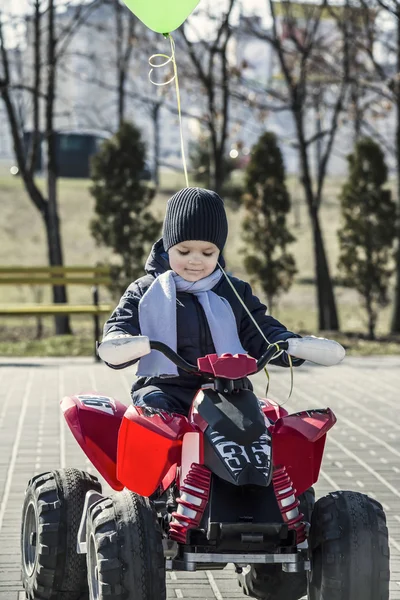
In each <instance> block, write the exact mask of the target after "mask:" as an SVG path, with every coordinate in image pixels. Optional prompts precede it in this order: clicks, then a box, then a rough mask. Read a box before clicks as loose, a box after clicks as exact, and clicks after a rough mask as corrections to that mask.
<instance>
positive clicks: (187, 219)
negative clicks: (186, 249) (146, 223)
mask: <svg viewBox="0 0 400 600" xmlns="http://www.w3.org/2000/svg"><path fill="white" fill-rule="evenodd" d="M227 236H228V221H227V218H226V214H225V208H224V202H223V200H222V198H221V197H220V196H218V194H217V193H216V192H212V191H211V190H205V189H202V188H190V187H189V188H184V189H183V190H180V191H179V192H177V193H176V194H174V195H173V196H172V198H170V199H169V200H168V203H167V212H166V214H165V219H164V226H163V243H164V249H165V250H166V251H167V250H169V249H170V248H171V247H172V246H175V244H179V243H180V242H185V241H187V240H201V241H204V242H211V243H212V244H215V245H216V246H217V248H219V250H220V252H222V249H223V247H224V246H225V242H226V238H227Z"/></svg>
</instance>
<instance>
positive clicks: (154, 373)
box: [137, 269, 246, 377]
mask: <svg viewBox="0 0 400 600" xmlns="http://www.w3.org/2000/svg"><path fill="white" fill-rule="evenodd" d="M221 277H222V272H221V270H220V269H217V270H216V271H214V273H211V275H209V276H208V277H205V278H204V279H200V280H199V281H195V282H192V281H186V279H183V277H180V276H179V275H177V274H176V273H175V272H174V271H166V272H165V273H163V274H162V275H159V276H158V277H157V278H156V279H155V281H154V282H153V283H152V284H151V286H150V287H149V289H148V290H147V292H146V293H145V294H144V295H143V297H142V298H141V300H140V302H139V324H140V331H141V334H142V335H147V337H148V338H149V339H150V340H157V341H158V342H163V343H164V344H167V346H169V347H170V348H172V350H174V351H175V352H176V349H177V331H176V291H177V290H178V291H180V292H188V293H190V294H194V295H195V296H197V298H198V299H199V302H200V304H201V306H202V308H203V310H204V312H205V315H206V318H207V321H208V325H209V327H210V332H211V336H212V339H213V342H214V346H215V350H216V353H217V354H218V355H219V356H220V355H221V354H224V353H226V352H229V353H231V354H245V353H246V351H245V350H244V349H243V347H242V345H241V343H240V340H239V335H238V331H237V325H236V319H235V315H234V314H233V310H232V308H231V305H230V304H229V302H228V300H226V298H222V297H221V296H218V294H215V293H214V292H212V291H211V290H212V288H213V287H215V285H216V284H217V283H218V281H219V280H220V279H221ZM177 375H178V369H177V367H176V366H175V365H174V363H173V362H171V361H170V360H169V359H168V358H166V357H165V356H164V355H163V354H162V353H161V352H158V351H157V350H152V352H151V353H150V354H147V355H146V356H143V357H142V358H141V359H140V362H139V367H138V370H137V376H138V377H174V376H177Z"/></svg>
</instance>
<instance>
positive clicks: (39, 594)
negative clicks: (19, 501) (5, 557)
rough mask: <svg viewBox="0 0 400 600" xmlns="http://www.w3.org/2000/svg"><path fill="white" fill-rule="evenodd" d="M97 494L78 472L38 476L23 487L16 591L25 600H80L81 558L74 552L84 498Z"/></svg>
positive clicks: (84, 591) (83, 585)
mask: <svg viewBox="0 0 400 600" xmlns="http://www.w3.org/2000/svg"><path fill="white" fill-rule="evenodd" d="M89 490H96V491H98V492H101V485H100V483H99V482H98V481H97V479H96V478H95V477H92V476H91V475H89V474H88V473H85V472H84V471H78V469H58V470H57V471H52V472H48V473H42V474H41V475H37V476H36V477H34V478H33V479H31V480H30V481H29V483H28V486H27V489H26V493H25V500H24V506H23V509H22V526H21V556H22V568H21V578H22V585H23V586H24V589H25V594H26V597H27V598H29V600H54V599H55V598H56V599H57V600H86V599H87V596H88V588H87V578H86V564H85V557H84V556H83V555H81V554H77V552H76V544H77V534H78V528H79V523H80V520H81V516H82V511H83V505H84V502H85V496H86V493H87V492H88V491H89Z"/></svg>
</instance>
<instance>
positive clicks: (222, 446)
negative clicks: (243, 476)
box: [210, 431, 271, 474]
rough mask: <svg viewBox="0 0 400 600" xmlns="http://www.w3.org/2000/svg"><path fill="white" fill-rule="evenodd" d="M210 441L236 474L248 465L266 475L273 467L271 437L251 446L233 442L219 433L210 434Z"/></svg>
mask: <svg viewBox="0 0 400 600" xmlns="http://www.w3.org/2000/svg"><path fill="white" fill-rule="evenodd" d="M210 439H211V442H212V444H213V446H214V447H215V449H216V450H217V452H218V454H219V455H220V456H221V457H222V458H223V459H224V461H225V463H226V464H227V466H228V467H229V469H230V470H231V471H232V472H233V473H234V474H235V473H237V472H239V471H242V470H243V469H244V468H245V467H246V466H247V465H248V464H251V465H253V466H254V467H256V468H257V469H260V470H261V471H263V472H265V473H268V472H269V469H270V466H271V438H270V436H269V435H267V434H264V435H262V436H261V437H260V438H259V439H258V440H257V441H255V442H253V443H252V444H251V445H249V446H241V445H240V444H236V443H235V442H231V441H229V440H227V439H226V437H224V436H223V435H221V434H220V433H218V432H217V431H213V432H211V433H210Z"/></svg>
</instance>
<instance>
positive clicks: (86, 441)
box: [61, 392, 126, 490]
mask: <svg viewBox="0 0 400 600" xmlns="http://www.w3.org/2000/svg"><path fill="white" fill-rule="evenodd" d="M61 409H62V411H63V413H64V417H65V420H66V421H67V423H68V426H69V428H70V429H71V431H72V433H73V435H74V437H75V439H76V441H77V442H78V444H79V445H80V447H81V448H82V450H83V451H84V452H85V454H86V456H87V457H88V459H89V460H90V462H91V463H92V464H93V465H94V467H95V468H96V469H97V470H98V472H99V473H100V475H102V476H103V477H104V479H105V480H106V481H107V483H109V484H110V486H111V487H112V488H113V489H114V490H122V489H123V487H124V486H123V485H122V483H121V482H120V481H118V478H117V472H116V471H117V441H118V431H119V428H120V425H121V421H122V417H123V416H124V413H125V411H126V406H125V405H124V404H122V403H121V402H118V401H117V400H114V399H113V398H110V397H108V396H100V395H99V394H98V393H97V392H91V393H87V394H79V395H76V396H66V397H65V398H63V399H62V401H61Z"/></svg>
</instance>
